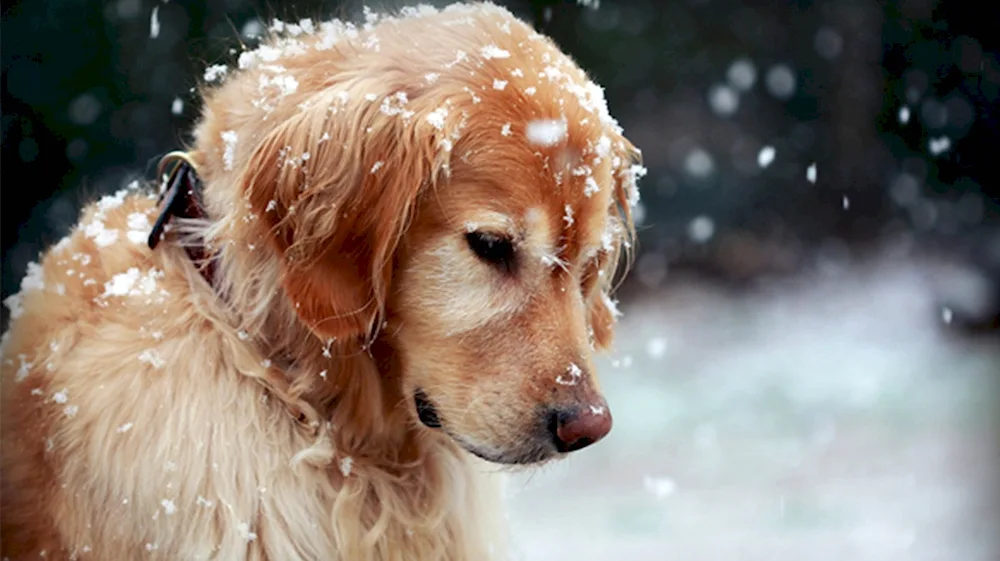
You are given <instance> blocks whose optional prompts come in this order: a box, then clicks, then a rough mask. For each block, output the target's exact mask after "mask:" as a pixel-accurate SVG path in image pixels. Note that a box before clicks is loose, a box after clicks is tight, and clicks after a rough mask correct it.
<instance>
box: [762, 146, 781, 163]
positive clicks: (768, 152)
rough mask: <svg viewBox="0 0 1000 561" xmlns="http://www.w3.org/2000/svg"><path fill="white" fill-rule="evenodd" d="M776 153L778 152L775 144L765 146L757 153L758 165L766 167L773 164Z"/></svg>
mask: <svg viewBox="0 0 1000 561" xmlns="http://www.w3.org/2000/svg"><path fill="white" fill-rule="evenodd" d="M775 154H777V152H776V151H775V149H774V147H773V146H764V147H763V148H761V149H760V152H758V153H757V165H759V166H760V167H762V168H766V167H767V166H769V165H771V162H773V161H774V156H775Z"/></svg>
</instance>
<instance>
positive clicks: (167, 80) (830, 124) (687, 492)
mask: <svg viewBox="0 0 1000 561" xmlns="http://www.w3.org/2000/svg"><path fill="white" fill-rule="evenodd" d="M410 3H412V2H399V1H390V2H384V1H383V2H379V1H371V2H368V3H367V4H368V5H369V6H371V7H372V8H375V9H376V10H378V9H381V8H393V7H398V6H401V5H404V4H410ZM426 3H430V4H436V5H443V4H445V3H442V2H426ZM498 3H500V4H502V5H505V6H507V7H508V8H510V9H511V10H512V11H513V12H515V13H516V14H517V15H519V16H521V17H523V18H524V19H526V20H528V21H530V22H532V23H533V24H534V25H535V27H536V28H537V29H538V30H539V31H542V32H544V33H546V34H548V35H550V36H552V37H553V38H554V39H555V40H556V41H557V42H558V43H559V44H560V45H561V46H562V47H563V48H564V49H565V50H566V51H567V52H569V53H570V54H572V56H573V57H574V58H575V59H576V60H577V61H578V62H579V63H580V65H581V66H583V67H584V68H585V69H587V70H588V71H589V72H590V73H591V75H592V76H593V77H594V79H595V81H597V82H598V83H599V84H601V85H602V86H603V87H604V88H605V90H606V96H607V98H608V101H609V104H610V106H611V112H612V114H613V115H614V116H615V117H616V118H618V119H619V121H620V122H621V124H622V125H623V126H624V128H625V131H626V134H627V135H628V136H629V137H630V138H631V139H632V140H633V142H634V143H635V144H636V145H638V146H639V147H640V148H641V149H642V150H643V154H644V160H645V162H644V163H645V165H646V166H647V167H648V168H649V175H648V176H647V177H646V178H645V179H644V180H643V183H642V184H641V187H642V203H641V208H640V210H639V212H638V218H639V221H640V224H639V230H640V244H639V252H638V255H637V260H636V263H635V265H634V268H633V270H632V273H631V274H630V276H629V277H628V278H627V279H626V281H625V282H624V284H623V285H622V288H621V290H620V291H619V297H620V298H621V301H622V303H621V307H622V309H623V311H624V312H625V316H624V318H623V319H622V324H621V329H620V331H619V335H618V340H619V342H618V345H617V350H616V352H615V353H614V354H613V355H612V356H610V357H607V358H606V359H604V360H603V363H602V364H603V366H604V369H603V377H602V380H603V386H604V387H605V389H606V390H607V392H608V397H609V402H610V404H611V407H612V411H613V413H614V417H615V430H614V432H613V433H612V436H611V437H609V439H608V440H606V441H604V443H602V444H601V445H600V446H595V447H592V448H588V449H587V450H584V451H582V452H580V453H579V455H578V456H574V457H573V458H570V459H569V460H568V461H566V462H563V463H561V464H557V465H555V466H551V467H547V468H545V469H544V470H542V471H541V472H538V473H534V474H531V475H528V474H517V475H515V478H514V481H513V482H512V485H511V489H510V492H511V495H512V505H513V510H512V513H511V519H512V523H513V525H514V529H515V537H516V543H517V550H516V556H517V558H518V559H526V560H536V559H537V560H543V559H544V560H558V559H574V560H589V559H595V560H596V559H608V558H610V557H611V556H622V557H623V558H625V559H650V560H652V559H683V560H688V559H720V558H722V556H723V555H725V556H727V557H726V558H739V559H771V560H786V559H787V560H792V559H796V560H797V559H845V558H850V559H872V560H876V559H877V560H889V559H892V560H897V559H915V560H916V559H919V560H924V559H927V560H931V559H942V560H945V559H947V560H952V559H963V560H984V561H985V560H993V559H996V558H998V557H1000V536H998V534H997V533H996V531H995V529H996V528H998V527H1000V485H998V483H1000V478H998V477H997V476H1000V431H998V429H1000V424H998V422H997V421H1000V413H998V408H997V404H998V403H1000V401H998V400H997V397H998V395H1000V394H998V393H997V390H998V389H1000V388H998V385H1000V344H998V343H1000V338H998V337H997V336H998V334H1000V330H998V323H1000V195H998V192H1000V187H998V180H1000V165H998V161H997V160H998V159H1000V158H998V157H1000V54H998V53H1000V3H997V2H984V3H978V4H976V3H973V2H944V1H939V0H903V1H897V2H888V1H876V0H816V1H807V0H801V1H795V2H791V1H788V2H780V1H778V2H775V1H772V2H746V1H744V2H740V1H737V0H672V1H666V0H663V1H658V0H628V1H626V0H618V1H614V0H599V1H598V0H589V1H581V2H579V3H577V2H558V1H552V0H548V1H529V0H520V1H501V2H498ZM361 9H362V2H360V1H345V2H336V1H325V2H319V1H310V0H301V1H292V2H279V1H276V0H275V1H271V2H263V1H251V0H212V1H207V2H205V1H179V0H170V1H168V2H163V1H160V0H110V1H104V2H98V1H94V0H89V1H83V0H48V1H41V0H35V1H24V2H19V3H18V2H5V3H4V5H3V7H2V10H3V22H2V25H3V27H2V34H0V39H2V53H0V60H2V71H3V76H2V98H0V103H2V113H3V117H2V134H3V151H2V167H3V179H4V180H5V181H4V183H3V190H2V204H0V209H2V224H0V235H2V240H0V241H2V246H3V247H2V251H3V270H2V296H3V297H6V296H8V295H10V294H12V293H15V292H17V290H18V286H19V283H20V279H21V277H22V276H23V274H24V271H25V269H26V266H27V263H28V262H29V261H32V260H35V259H37V257H38V254H39V252H40V251H42V250H43V249H44V248H45V247H46V246H47V245H49V244H51V243H54V242H55V241H57V240H58V239H59V238H61V237H62V236H63V235H65V233H66V232H67V231H68V229H69V228H70V227H71V225H72V224H73V223H74V222H75V220H76V216H77V211H78V209H79V207H80V205H81V204H82V202H85V201H88V200H91V199H93V198H95V197H96V196H98V195H100V194H104V193H107V192H110V191H114V190H117V189H119V188H120V187H122V186H123V185H124V184H125V183H127V182H128V181H129V180H131V179H133V178H135V177H140V176H144V177H151V176H152V170H153V168H154V167H155V162H156V160H157V158H158V156H160V155H162V154H163V153H165V152H167V151H170V150H172V149H175V148H177V147H179V146H180V144H181V142H182V141H183V140H184V139H186V138H187V134H188V131H189V128H190V125H191V123H192V121H193V120H194V119H195V118H196V116H197V114H198V110H199V107H198V104H197V99H196V98H195V97H194V96H193V94H192V91H193V90H192V88H193V87H194V86H195V85H196V84H198V83H199V80H200V79H201V76H202V73H203V71H204V69H205V67H206V66H208V65H210V64H214V63H217V62H223V63H225V62H230V61H232V60H233V59H235V56H234V54H236V53H238V52H239V49H240V48H241V44H246V45H250V46H253V45H255V44H256V38H257V37H259V36H260V35H261V34H262V33H263V32H264V30H265V28H266V27H267V23H268V22H269V21H270V20H271V18H272V17H279V18H281V19H285V20H296V19H298V18H301V17H312V18H314V19H321V18H324V17H332V16H339V17H346V18H356V17H357V16H358V15H359V14H360V13H361ZM3 314H4V317H3V320H4V322H6V316H7V310H6V309H4V312H3Z"/></svg>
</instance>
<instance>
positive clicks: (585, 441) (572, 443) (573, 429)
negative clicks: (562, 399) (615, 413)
mask: <svg viewBox="0 0 1000 561" xmlns="http://www.w3.org/2000/svg"><path fill="white" fill-rule="evenodd" d="M548 427H549V432H551V434H552V437H553V439H554V440H555V443H556V449H557V450H559V451H560V452H563V453H566V452H573V451H575V450H579V449H581V448H585V447H587V446H590V445H591V444H593V443H595V442H597V441H598V440H600V439H602V438H604V437H605V436H606V435H607V434H608V433H609V432H611V412H610V411H608V405H607V403H606V402H604V401H603V400H602V401H601V403H600V404H599V405H585V406H582V407H573V408H566V409H555V410H553V411H551V412H550V413H549V420H548Z"/></svg>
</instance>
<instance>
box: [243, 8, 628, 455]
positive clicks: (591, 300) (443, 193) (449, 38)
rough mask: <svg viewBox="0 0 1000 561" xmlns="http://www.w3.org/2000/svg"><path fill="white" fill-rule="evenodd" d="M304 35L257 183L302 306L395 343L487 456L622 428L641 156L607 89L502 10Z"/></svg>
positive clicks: (333, 324) (437, 409)
mask: <svg viewBox="0 0 1000 561" xmlns="http://www.w3.org/2000/svg"><path fill="white" fill-rule="evenodd" d="M348 35H350V34H348ZM298 40H300V41H304V45H305V47H304V50H305V51H306V52H305V54H298V55H295V56H291V57H289V58H288V60H278V61H277V63H278V64H280V65H281V71H282V72H287V73H289V74H290V75H291V76H293V77H295V79H296V80H297V91H296V93H295V95H294V96H292V97H290V98H289V99H290V100H291V103H294V110H293V111H288V112H286V113H281V111H280V110H279V111H274V112H272V113H270V114H269V115H270V117H271V119H272V123H273V124H269V125H268V127H267V128H266V133H265V134H263V137H262V138H261V139H259V141H258V142H256V144H255V145H254V148H253V151H252V153H249V154H248V157H249V159H248V161H247V164H246V169H245V173H244V176H243V179H242V182H241V185H242V188H243V190H244V194H245V196H246V200H247V201H248V205H249V207H250V208H251V209H252V215H253V216H252V217H253V218H254V219H255V220H256V222H257V223H259V224H260V225H261V226H262V227H263V229H262V230H261V231H262V232H266V235H267V236H268V238H269V239H270V240H271V242H272V243H271V245H272V249H273V250H275V251H276V252H277V253H278V254H279V255H280V258H281V260H282V262H283V267H284V275H283V278H284V281H283V289H284V292H285V295H286V296H287V298H288V299H289V302H290V303H291V304H292V306H293V307H294V309H295V310H296V313H297V314H298V317H299V318H300V319H301V321H302V322H304V323H305V324H306V325H308V326H309V328H310V329H311V330H312V331H313V332H314V333H315V334H317V335H318V336H319V337H321V338H322V339H323V340H328V339H332V338H336V339H337V340H340V341H344V340H349V339H352V338H353V339H357V340H359V341H365V340H368V339H369V338H371V337H373V336H375V337H377V338H378V339H379V340H380V342H382V343H384V345H383V346H386V347H388V348H390V349H392V352H393V353H394V354H395V358H396V359H397V363H398V364H399V365H401V368H400V369H399V370H400V372H401V380H399V382H398V383H399V384H400V388H399V390H400V391H401V392H402V394H403V395H404V396H405V402H406V405H407V407H409V408H410V410H411V412H412V414H413V416H414V419H415V420H416V419H419V420H420V421H422V422H423V424H424V425H426V426H428V427H431V428H433V429H439V430H441V431H443V432H445V433H447V434H448V435H449V436H450V437H451V438H453V439H454V440H455V441H457V442H458V443H459V444H461V445H462V446H463V447H464V448H466V449H467V450H469V451H470V452H472V453H474V454H476V455H478V456H480V457H483V458H485V459H487V460H491V461H494V462H499V463H532V462H536V461H542V460H545V459H547V458H550V457H553V456H555V455H557V454H559V453H565V452H569V451H573V450H576V449H579V448H582V447H583V446H586V445H587V444H589V443H591V442H594V441H597V440H598V439H600V438H602V437H603V436H604V435H605V434H607V432H608V431H609V430H610V428H611V414H610V411H609V410H608V407H607V403H606V402H605V400H604V398H603V397H602V395H601V392H600V389H599V387H598V383H597V378H596V372H595V370H594V365H593V361H592V353H593V352H594V351H596V350H599V349H602V348H605V347H607V346H608V345H609V344H610V342H611V338H612V326H613V323H614V321H615V309H614V304H613V303H612V301H611V300H610V299H609V297H608V293H607V290H608V289H609V285H610V282H611V280H612V276H613V275H614V273H615V271H616V268H617V265H618V262H619V254H620V251H621V249H622V248H623V245H625V246H627V245H628V243H629V240H630V239H631V235H632V231H633V230H632V222H631V214H630V208H631V206H632V205H633V204H634V202H635V201H634V199H635V197H636V187H635V179H636V172H637V170H640V169H641V168H639V167H638V166H636V165H635V163H636V158H637V151H636V150H635V149H634V148H633V147H632V145H631V144H630V143H629V142H628V141H627V140H626V139H625V138H624V137H623V136H622V135H621V130H620V128H619V127H618V126H617V125H616V123H615V122H614V120H613V119H612V118H611V117H610V116H609V115H608V114H607V109H606V105H605V102H604V99H603V95H602V93H601V90H600V89H599V88H597V87H596V86H595V85H594V84H592V83H591V82H590V81H589V79H587V77H586V75H585V74H584V72H582V71H581V70H580V69H579V68H578V67H577V66H576V65H575V64H574V63H573V62H572V61H571V60H570V59H569V58H568V57H566V56H565V55H564V54H562V53H561V52H560V51H559V49H558V48H557V47H556V46H555V45H554V44H553V43H552V42H551V41H549V40H548V39H545V38H543V37H541V36H539V35H537V34H535V33H534V32H533V31H532V30H531V29H530V28H529V27H527V26H526V25H524V24H522V23H520V22H519V21H517V20H515V19H514V18H513V17H512V16H511V15H510V14H509V13H507V12H506V11H504V10H502V9H499V8H495V7H492V6H476V7H473V8H471V9H458V10H451V11H445V12H443V13H439V14H433V15H427V14H422V15H418V16H416V17H410V18H404V19H400V20H392V21H387V22H383V23H380V24H379V25H377V26H375V27H374V28H373V29H370V30H368V31H365V32H362V33H360V34H359V35H357V36H355V37H354V38H352V39H350V40H348V39H345V40H344V41H346V43H345V44H344V45H342V46H334V47H333V49H331V50H329V51H327V50H326V49H320V48H318V46H317V45H320V44H321V42H322V41H323V39H322V38H316V37H314V38H312V39H311V40H310V39H301V38H300V39H298ZM310 41H312V42H310ZM254 71H255V72H258V73H259V74H260V76H264V78H258V81H259V82H260V83H264V81H265V80H268V79H270V80H274V79H276V78H274V77H273V74H268V70H267V69H266V68H263V69H257V70H254ZM268 76H272V77H270V78H268ZM248 81H250V80H248ZM284 103H290V102H289V101H288V100H286V101H284ZM261 130H265V129H261ZM230 158H232V155H230Z"/></svg>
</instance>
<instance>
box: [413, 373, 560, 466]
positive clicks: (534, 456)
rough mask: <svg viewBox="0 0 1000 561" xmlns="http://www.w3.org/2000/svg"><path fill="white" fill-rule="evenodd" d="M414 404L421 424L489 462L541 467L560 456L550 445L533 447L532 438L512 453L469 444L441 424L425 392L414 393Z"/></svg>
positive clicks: (435, 409) (439, 417) (419, 390)
mask: <svg viewBox="0 0 1000 561" xmlns="http://www.w3.org/2000/svg"><path fill="white" fill-rule="evenodd" d="M413 403H414V405H415V406H416V410H417V418H418V419H420V422H421V423H423V425H424V426H426V427H427V428H429V429H436V430H440V431H442V432H443V433H444V434H446V435H448V437H449V438H451V439H452V440H453V441H455V443H456V444H458V445H459V446H460V447H462V449H464V450H465V451H466V452H468V453H470V454H472V455H473V456H476V457H477V458H480V459H482V460H485V461H487V462H490V463H494V464H500V465H505V466H525V467H527V466H535V465H540V464H542V463H545V462H546V461H548V460H551V459H553V458H555V457H556V456H558V455H559V454H558V452H557V451H556V449H555V447H554V446H553V445H551V444H549V443H545V444H535V445H532V444H531V440H532V439H530V438H529V439H526V440H525V445H524V446H522V447H520V448H519V449H517V450H511V451H498V450H493V449H488V448H484V447H481V446H476V445H474V444H472V443H470V442H468V441H467V440H466V439H465V438H463V437H462V436H461V435H458V434H455V433H454V432H452V431H449V430H448V428H447V427H446V426H445V425H444V424H443V423H442V422H441V416H440V415H439V414H438V411H437V408H436V407H435V406H434V404H433V403H432V402H431V401H430V399H429V398H428V397H427V394H426V393H425V392H424V391H423V390H421V389H418V390H417V391H415V392H414V394H413Z"/></svg>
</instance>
